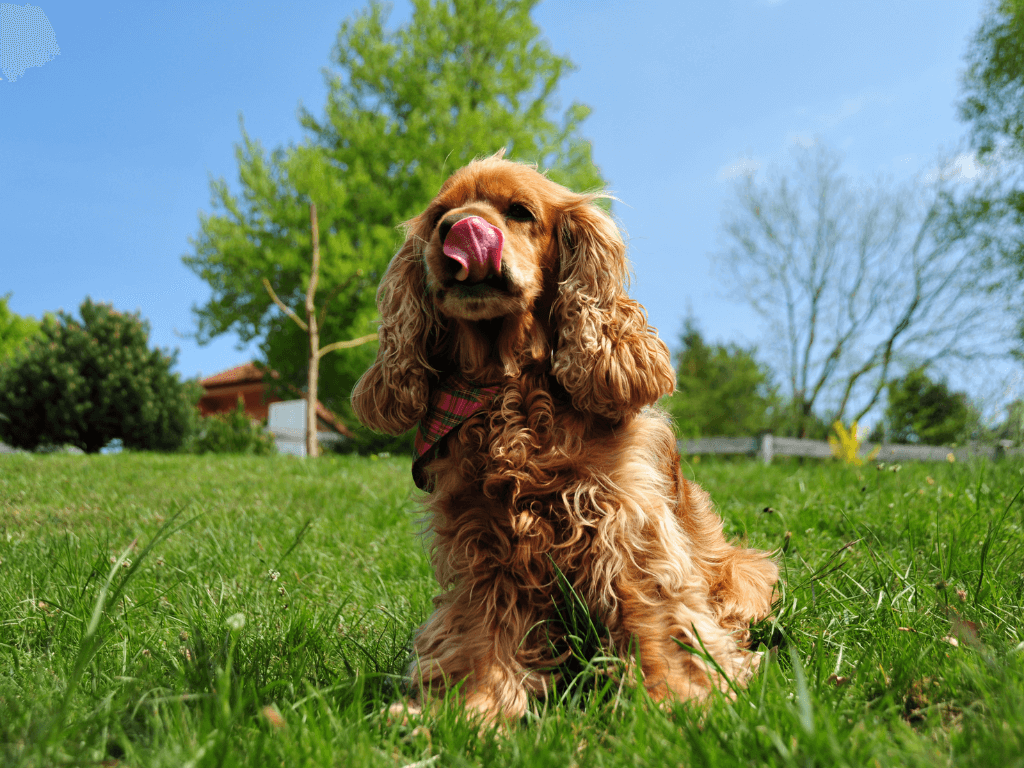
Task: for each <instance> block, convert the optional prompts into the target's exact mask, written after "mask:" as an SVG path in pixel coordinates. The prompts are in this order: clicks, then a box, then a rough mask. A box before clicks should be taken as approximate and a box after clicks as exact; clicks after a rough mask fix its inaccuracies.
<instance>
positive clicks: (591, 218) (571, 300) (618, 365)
mask: <svg viewBox="0 0 1024 768" xmlns="http://www.w3.org/2000/svg"><path fill="white" fill-rule="evenodd" d="M592 199H593V197H585V196H584V197H581V198H580V199H579V202H578V204H577V205H574V206H571V207H569V208H568V209H567V210H565V212H564V214H563V220H562V223H561V232H560V240H561V243H560V246H559V247H560V259H561V264H560V273H559V285H558V296H557V297H556V299H555V302H554V304H553V305H552V308H551V318H552V322H553V324H554V327H555V330H556V333H557V337H558V338H557V342H556V343H557V346H556V349H555V352H554V354H553V355H552V366H551V367H552V372H553V373H554V375H555V378H556V379H557V380H558V382H559V383H560V384H561V385H562V386H563V387H564V388H565V390H566V392H568V393H569V395H570V396H571V397H572V402H573V405H575V406H576V408H578V409H579V410H581V411H585V412H590V413H596V414H599V415H601V416H604V417H606V418H608V419H611V420H612V421H619V420H620V419H621V418H623V417H624V416H626V415H629V414H632V413H635V412H637V411H639V410H640V409H641V408H642V407H644V406H645V405H650V404H652V403H654V402H656V401H657V400H658V398H660V397H661V396H662V395H667V394H671V392H672V391H673V390H674V389H675V373H674V371H673V370H672V364H671V360H670V358H669V353H668V348H667V347H666V346H665V344H664V342H663V341H661V339H659V338H658V334H657V332H656V331H655V330H654V329H653V328H651V327H650V326H649V325H648V324H647V316H646V314H645V312H644V309H643V307H641V306H640V304H639V303H637V302H636V301H634V300H633V299H631V298H629V296H628V295H626V291H625V286H626V280H627V277H628V264H627V262H626V245H625V243H624V242H623V241H622V236H621V235H620V234H619V229H618V227H617V226H615V223H614V222H613V221H612V220H611V218H610V217H609V216H608V215H607V214H606V213H604V211H602V210H601V209H599V208H598V207H597V206H595V205H594V204H593V203H592Z"/></svg>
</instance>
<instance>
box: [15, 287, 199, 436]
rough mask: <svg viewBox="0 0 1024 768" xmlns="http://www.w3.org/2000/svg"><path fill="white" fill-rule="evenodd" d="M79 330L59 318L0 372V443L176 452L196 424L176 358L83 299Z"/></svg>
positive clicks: (132, 322) (128, 322)
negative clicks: (117, 442)
mask: <svg viewBox="0 0 1024 768" xmlns="http://www.w3.org/2000/svg"><path fill="white" fill-rule="evenodd" d="M79 314H80V315H81V322H79V321H78V320H76V319H75V318H74V317H72V316H71V315H68V314H66V313H64V312H58V313H57V315H56V317H53V316H48V317H46V318H45V319H44V320H43V322H42V325H41V328H40V332H39V335H38V337H37V338H33V339H31V340H30V341H29V342H28V343H27V344H26V345H25V346H24V347H22V348H21V349H20V350H19V351H18V352H17V353H15V355H14V356H13V357H12V358H11V359H10V360H8V361H7V362H5V363H4V364H3V365H2V366H0V414H3V416H4V417H5V418H2V419H0V440H4V441H6V442H8V443H10V444H11V445H13V446H15V447H17V448H25V449H28V450H33V449H35V448H36V447H38V446H40V445H47V444H50V445H64V444H70V445H75V446H77V447H79V448H81V449H82V450H84V451H86V452H87V453H95V452H96V451H98V450H99V449H100V448H102V447H103V446H104V445H106V444H107V443H109V442H110V441H111V440H113V439H115V438H120V439H121V440H122V441H123V443H124V445H125V447H126V448H135V449H142V450H158V451H173V450H177V449H178V448H179V447H180V446H181V444H182V442H183V440H184V439H185V437H186V435H187V433H188V430H189V428H190V426H191V424H192V423H193V421H194V417H195V411H196V409H195V396H194V392H193V388H190V387H188V386H186V384H185V383H183V382H181V381H180V380H179V378H178V374H176V373H172V372H171V368H172V367H173V366H174V361H175V356H176V355H175V354H168V353H166V352H164V351H161V350H158V349H149V347H148V339H149V324H148V323H146V322H145V321H144V320H141V319H140V318H139V316H138V315H137V314H123V313H120V312H116V311H115V310H114V309H113V308H112V307H111V306H110V305H108V304H94V303H93V302H92V300H91V299H88V298H87V299H86V300H85V302H84V303H83V304H82V306H81V307H80V309H79Z"/></svg>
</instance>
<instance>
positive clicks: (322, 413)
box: [199, 363, 352, 437]
mask: <svg viewBox="0 0 1024 768" xmlns="http://www.w3.org/2000/svg"><path fill="white" fill-rule="evenodd" d="M265 371H266V369H264V368H261V367H260V366H258V365H256V364H255V363H243V364H242V365H236V366H235V367H234V368H229V369H228V370H226V371H221V372H220V373H215V374H213V375H212V376H207V377H206V378H205V379H201V380H200V382H199V383H200V384H201V385H202V387H203V389H205V390H206V392H207V394H208V395H211V396H212V395H213V393H212V392H211V390H221V392H220V394H219V397H220V398H223V397H225V393H224V390H227V392H228V393H230V392H231V391H232V390H233V389H235V388H240V387H243V386H245V385H249V388H250V389H249V391H251V387H252V385H259V388H260V391H262V388H263V379H264V375H265V373H264V372H265ZM266 372H267V373H269V374H270V376H271V377H272V378H275V379H277V378H280V374H279V373H278V372H277V371H275V370H270V371H266ZM288 389H291V390H292V391H293V392H294V393H295V394H296V395H299V396H300V397H304V394H303V393H302V392H301V391H299V390H298V389H296V388H295V387H291V386H289V387H288ZM205 399H206V398H204V400H205ZM235 399H236V398H231V402H232V403H233V402H235ZM250 399H251V398H249V397H246V398H244V400H245V406H246V411H247V412H248V411H250V410H253V411H254V413H253V414H250V415H251V416H255V417H256V418H266V404H268V403H271V402H277V401H279V400H280V398H278V397H268V396H266V395H265V394H263V395H261V396H260V397H259V400H260V401H261V404H263V407H260V408H255V407H253V404H252V403H250ZM203 405H204V403H203V402H202V401H201V402H200V408H201V409H202V406H203ZM214 407H215V409H218V410H219V409H220V408H223V406H220V407H219V408H218V407H217V406H214ZM316 415H317V419H318V420H319V421H321V422H323V424H324V425H326V426H328V427H330V428H331V429H333V430H334V431H336V432H339V433H341V434H343V435H345V436H346V437H352V432H351V431H350V430H349V428H348V427H346V426H345V424H344V423H342V421H341V420H340V419H338V417H337V416H335V415H334V414H333V413H331V411H330V410H329V409H328V408H327V406H325V405H324V404H323V403H321V402H320V401H319V400H317V401H316Z"/></svg>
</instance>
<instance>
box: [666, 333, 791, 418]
mask: <svg viewBox="0 0 1024 768" xmlns="http://www.w3.org/2000/svg"><path fill="white" fill-rule="evenodd" d="M680 341H681V342H682V349H681V350H680V352H679V353H678V355H677V357H676V392H675V393H673V394H672V395H671V396H669V397H668V398H667V399H666V400H665V401H664V402H663V405H664V406H665V408H666V409H667V410H668V411H669V413H671V414H672V416H673V417H674V418H675V421H676V425H677V430H678V432H679V434H681V435H685V436H687V437H699V436H702V435H703V436H705V437H711V436H723V437H737V436H744V437H745V436H748V435H758V434H760V433H762V432H765V431H768V430H769V429H771V425H772V419H773V415H774V412H775V410H776V409H777V407H778V397H777V395H776V392H775V387H774V386H773V385H772V380H771V373H770V371H769V370H768V368H767V367H766V366H764V365H762V364H761V363H759V362H758V361H757V359H756V358H755V356H754V355H755V350H753V349H744V348H742V347H739V346H737V345H736V344H729V345H723V344H713V345H711V344H708V343H707V342H705V341H704V337H703V336H702V335H701V332H700V330H699V329H698V328H697V326H696V324H695V322H694V321H693V320H692V319H687V321H686V325H685V326H684V327H683V333H682V335H681V336H680Z"/></svg>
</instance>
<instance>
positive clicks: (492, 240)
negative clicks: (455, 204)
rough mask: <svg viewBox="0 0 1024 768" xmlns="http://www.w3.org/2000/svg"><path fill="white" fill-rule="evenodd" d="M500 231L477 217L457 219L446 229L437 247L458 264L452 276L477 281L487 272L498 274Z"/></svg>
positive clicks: (500, 243)
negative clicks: (440, 246)
mask: <svg viewBox="0 0 1024 768" xmlns="http://www.w3.org/2000/svg"><path fill="white" fill-rule="evenodd" d="M504 242H505V237H504V235H502V234H501V230H500V229H498V228H497V227H496V226H494V225H493V224H491V223H489V222H487V221H485V220H484V219H482V218H480V217H479V216H468V217H466V218H465V219H460V220H459V221H457V222H456V223H455V225H454V226H453V227H452V228H451V229H450V230H448V236H447V237H446V238H445V239H444V246H443V247H442V249H441V250H443V251H444V255H445V256H447V257H448V258H449V259H452V260H453V261H457V262H458V263H459V264H460V265H461V269H460V270H459V271H458V272H457V273H456V275H455V279H456V280H459V281H460V282H462V281H466V280H468V281H469V282H471V283H478V282H480V281H481V280H483V279H484V278H485V277H487V276H488V275H489V274H491V273H493V274H496V275H498V274H501V246H502V245H503V244H504Z"/></svg>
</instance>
